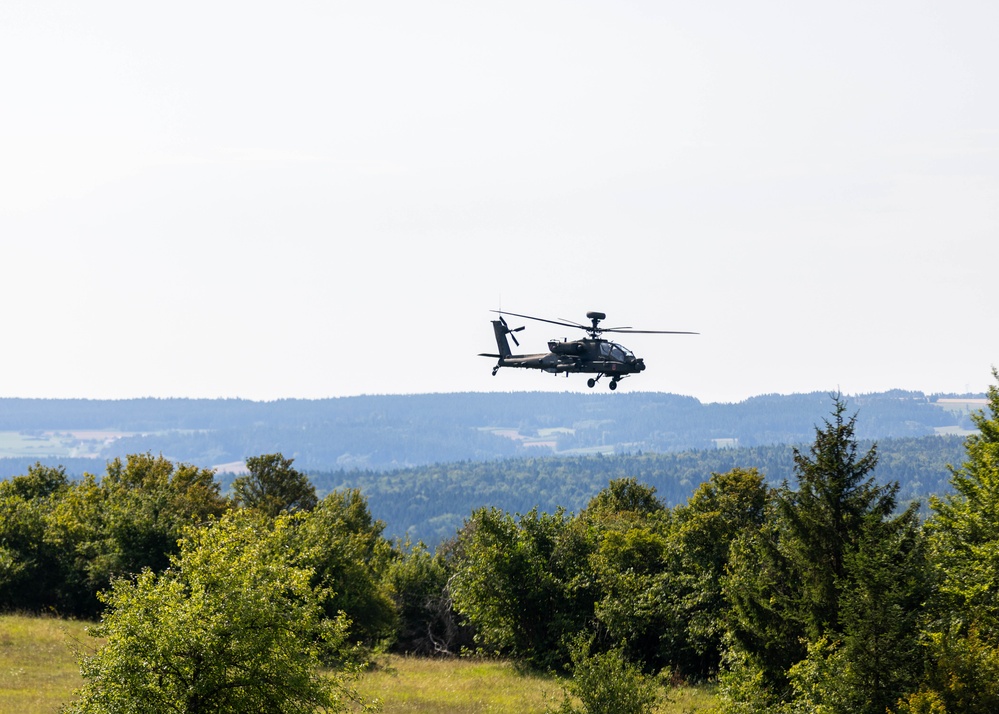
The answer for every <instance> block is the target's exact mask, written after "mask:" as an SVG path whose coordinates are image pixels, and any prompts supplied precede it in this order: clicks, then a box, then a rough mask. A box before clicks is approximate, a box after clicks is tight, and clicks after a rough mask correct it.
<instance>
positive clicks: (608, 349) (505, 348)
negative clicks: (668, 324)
mask: <svg viewBox="0 0 999 714" xmlns="http://www.w3.org/2000/svg"><path fill="white" fill-rule="evenodd" d="M491 312H495V313H498V314H499V316H500V318H499V319H498V320H493V321H492V323H493V331H494V332H495V333H496V347H497V349H499V354H489V353H481V354H480V355H479V356H480V357H493V358H495V359H498V360H499V361H498V362H497V363H496V366H495V367H493V376H494V377H495V376H496V373H497V372H498V371H499V368H500V367H521V368H523V369H540V370H542V371H544V372H551V373H552V374H559V373H560V372H565V376H567V377H568V376H569V373H570V372H582V373H586V374H595V375H596V377H591V378H590V379H588V380H587V381H586V385H587V386H588V387H591V388H592V387H593V386H595V385H596V383H597V381H598V380H599V379H600V378H601V377H604V376H607V377H610V384H609V385H608V386H609V387H610V388H611V389H612V390H613V389H617V383H618V382H620V381H621V380H622V379H623V378H624V377H627V376H628V375H631V374H638V373H639V372H641V371H642V370H644V369H645V361H644V360H642V358H641V357H636V356H635V355H634V353H632V351H631V350H629V349H628V348H627V347H624V346H623V345H619V344H617V343H616V342H610V341H609V340H605V339H603V338H602V337H600V335H601V334H603V333H604V332H630V333H632V334H647V335H696V334H698V333H697V332H678V331H675V330H633V329H632V328H630V327H600V321H601V320H605V319H607V315H605V314H604V313H602V312H588V313H586V317H587V318H589V319H590V321H591V323H592V324H591V325H590V326H586V325H580V324H579V323H576V322H570V321H569V320H546V319H545V318H543V317H532V316H531V315H518V314H517V313H515V312H504V311H503V310H492V311H491ZM503 315H510V316H512V317H523V318H525V319H527V320H537V321H539V322H549V323H551V324H553V325H562V326H564V327H575V328H577V329H580V330H584V331H585V332H586V335H587V336H586V337H584V338H583V339H581V340H567V339H564V338H563V339H562V340H561V341H559V340H549V342H548V349H549V350H551V351H550V352H547V353H540V354H532V355H515V354H513V353H512V352H511V350H510V343H509V342H508V341H507V335H509V336H510V337H512V338H513V342H514V344H516V345H517V346H518V347H520V342H518V341H517V336H516V335H515V334H514V333H515V332H520V331H521V330H523V329H524V327H523V326H521V327H516V328H511V327H510V326H509V325H507V322H506V320H505V319H504V318H503Z"/></svg>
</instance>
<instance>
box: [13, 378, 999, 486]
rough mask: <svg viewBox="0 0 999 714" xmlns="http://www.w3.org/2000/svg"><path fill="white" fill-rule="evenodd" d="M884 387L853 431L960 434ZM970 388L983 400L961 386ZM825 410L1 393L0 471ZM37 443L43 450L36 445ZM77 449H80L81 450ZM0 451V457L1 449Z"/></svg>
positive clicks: (814, 420) (647, 441) (768, 417)
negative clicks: (28, 447)
mask: <svg viewBox="0 0 999 714" xmlns="http://www.w3.org/2000/svg"><path fill="white" fill-rule="evenodd" d="M956 396H957V395H925V394H923V393H922V392H912V391H902V390H893V391H890V392H884V393H878V394H866V395H856V396H848V397H847V398H846V402H847V404H848V407H849V409H850V411H851V413H854V412H855V413H857V415H858V419H857V436H858V438H861V439H874V440H881V439H898V438H911V437H922V436H930V435H934V434H944V433H952V434H953V433H956V434H961V433H963V432H964V431H966V430H968V429H971V428H972V424H971V422H970V420H969V419H968V415H967V412H968V409H969V407H970V408H973V407H974V406H975V403H974V402H973V401H971V402H969V401H968V399H967V398H966V397H968V396H969V395H961V396H962V397H965V398H964V399H963V400H962V399H957V400H956V401H948V397H950V398H951V399H955V398H956ZM971 396H973V397H974V396H979V397H982V396H984V395H971ZM831 405H832V398H831V395H829V394H828V393H822V392H816V393H811V394H794V395H764V396H759V397H753V398H751V399H747V400H745V401H743V402H739V403H735V404H715V403H709V404H703V403H701V402H700V401H698V400H697V399H694V398H692V397H684V396H678V395H674V394H663V393H649V392H634V393H615V394H608V393H603V392H599V393H598V392H594V393H587V394H575V393H573V394H569V393H565V394H559V393H550V392H515V393H458V394H422V395H384V396H358V397H343V398H337V399H316V400H302V399H282V400H278V401H273V402H254V401H249V400H241V399H151V398H149V399H126V400H87V399H9V398H8V399H0V432H8V433H9V435H10V436H13V435H16V434H21V435H25V434H30V435H36V437H35V438H36V441H37V449H36V450H34V451H30V453H29V452H27V451H24V450H22V451H16V448H15V447H14V446H10V447H9V448H8V449H7V450H6V451H5V450H4V444H5V443H7V444H13V443H14V442H15V441H17V440H16V439H8V440H6V441H5V440H3V439H0V478H4V477H8V476H11V475H15V474H19V473H24V471H25V469H26V465H27V464H30V463H34V462H35V461H36V460H40V461H42V462H43V463H50V464H62V465H64V466H65V467H66V469H67V471H68V472H69V473H71V474H73V475H79V474H80V473H82V472H83V471H84V470H91V471H93V470H95V469H96V470H97V472H100V471H102V470H103V464H104V463H105V461H106V460H108V459H111V458H114V457H116V456H124V455H126V454H130V453H145V452H151V453H154V454H163V455H164V456H167V457H169V458H171V459H174V460H177V461H184V462H187V463H193V464H196V465H198V466H205V467H215V468H219V470H220V471H228V470H232V469H235V468H237V467H238V466H239V465H240V464H241V463H242V462H243V460H244V459H245V458H246V457H248V456H255V455H259V454H264V453H274V452H281V453H283V454H284V455H285V456H289V457H293V458H294V459H295V465H296V467H297V468H299V469H301V470H303V471H313V472H331V471H340V470H363V471H388V470H394V469H404V468H412V467H419V466H424V465H428V464H434V463H447V462H461V461H472V462H482V461H492V460H498V459H509V458H519V457H541V456H553V455H560V456H581V455H592V454H596V453H600V454H604V455H611V454H618V455H621V454H636V453H674V452H680V451H690V450H706V449H715V448H731V447H742V448H748V447H758V446H770V445H778V444H802V443H807V442H809V441H810V440H811V439H812V438H813V436H814V433H815V431H814V430H815V427H816V426H821V424H822V421H823V419H825V418H826V416H828V414H829V412H830V409H831ZM46 448H49V451H50V453H45V449H46ZM80 456H85V457H86V458H80ZM4 457H6V458H4Z"/></svg>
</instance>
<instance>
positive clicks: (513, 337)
mask: <svg viewBox="0 0 999 714" xmlns="http://www.w3.org/2000/svg"><path fill="white" fill-rule="evenodd" d="M500 322H501V323H503V330H504V331H505V332H506V334H508V335H510V339H512V340H513V344H515V345H517V347H520V341H519V340H518V339H517V336H516V335H515V334H513V333H515V332H520V331H521V330H523V329H524V328H525V327H526V325H521V326H520V327H515V328H513V329H510V326H509V325H508V324H506V320H504V319H503V316H502V315H500Z"/></svg>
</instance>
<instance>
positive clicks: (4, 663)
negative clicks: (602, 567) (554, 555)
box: [0, 615, 716, 714]
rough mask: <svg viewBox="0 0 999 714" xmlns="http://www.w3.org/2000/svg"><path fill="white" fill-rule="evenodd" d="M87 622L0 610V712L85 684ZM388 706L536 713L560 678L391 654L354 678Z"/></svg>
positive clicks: (674, 698) (673, 699)
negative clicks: (82, 658) (81, 660)
mask: <svg viewBox="0 0 999 714" xmlns="http://www.w3.org/2000/svg"><path fill="white" fill-rule="evenodd" d="M87 624H88V623H84V622H76V621H72V620H60V619H56V618H46V617H25V616H21V615H0V712H17V714H51V713H53V712H57V711H59V708H60V707H61V706H62V705H63V704H66V703H68V702H69V701H70V700H71V699H72V695H73V691H74V690H75V689H76V688H77V687H79V686H80V684H81V683H82V680H81V679H80V674H79V669H78V666H77V657H78V653H80V652H82V651H92V649H93V647H94V644H95V642H94V640H93V639H92V638H90V637H89V636H88V635H87V634H86V627H87ZM357 686H358V689H359V691H360V693H361V695H362V696H363V697H364V698H365V699H369V700H370V699H375V698H377V699H379V700H381V702H382V711H383V712H385V714H537V713H540V712H543V711H544V709H545V706H546V704H547V703H551V704H552V705H553V706H554V705H555V704H556V703H557V702H559V701H561V691H562V689H561V686H560V683H559V681H558V680H557V679H554V678H551V677H542V676H537V675H528V674H523V673H521V672H518V671H517V670H516V669H515V668H514V667H513V665H511V664H510V663H509V662H503V661H495V660H475V659H461V660H428V659H419V658H415V657H398V656H389V657H383V658H381V659H380V660H379V662H378V666H376V667H374V668H372V669H371V671H369V672H367V673H366V674H364V675H363V676H362V677H361V679H360V681H359V682H358V683H357ZM715 701H716V700H715V697H714V695H713V692H712V690H711V689H710V688H702V687H687V688H680V689H677V690H674V691H673V692H671V693H670V701H669V703H668V704H667V705H666V706H665V707H664V708H663V710H662V714H695V713H696V712H704V711H706V710H707V709H708V708H709V707H710V706H712V705H713V704H714V703H715Z"/></svg>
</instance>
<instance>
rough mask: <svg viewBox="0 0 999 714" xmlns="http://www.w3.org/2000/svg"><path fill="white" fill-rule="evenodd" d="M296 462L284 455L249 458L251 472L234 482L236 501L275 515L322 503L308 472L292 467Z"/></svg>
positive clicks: (238, 503)
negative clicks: (306, 473)
mask: <svg viewBox="0 0 999 714" xmlns="http://www.w3.org/2000/svg"><path fill="white" fill-rule="evenodd" d="M294 461H295V460H294V459H286V458H285V457H284V456H283V455H281V454H264V455H262V456H251V457H250V458H248V459H247V460H246V468H247V469H248V470H249V473H248V474H246V475H245V476H239V477H237V478H236V479H235V480H234V481H233V482H232V491H233V500H235V502H236V504H237V505H239V506H243V507H245V508H253V509H256V510H258V511H260V512H261V513H264V514H266V515H268V516H272V517H273V516H276V515H278V514H279V513H294V512H295V511H310V510H312V509H313V508H315V507H316V504H317V503H318V502H319V499H318V498H317V497H316V489H315V487H314V486H313V485H312V483H311V482H310V481H309V479H308V477H307V476H306V475H305V474H303V473H300V472H298V471H297V470H295V468H294V467H292V463H294Z"/></svg>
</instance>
